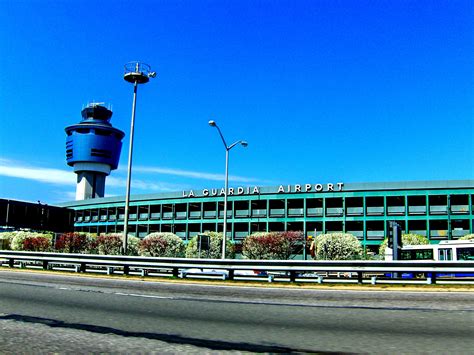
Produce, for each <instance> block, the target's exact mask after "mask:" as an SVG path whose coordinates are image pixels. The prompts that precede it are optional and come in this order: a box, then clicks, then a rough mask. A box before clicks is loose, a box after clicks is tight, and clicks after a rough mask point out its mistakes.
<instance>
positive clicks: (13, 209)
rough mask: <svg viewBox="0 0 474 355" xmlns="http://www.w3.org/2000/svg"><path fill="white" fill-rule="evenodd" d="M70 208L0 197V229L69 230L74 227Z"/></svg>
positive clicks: (59, 231) (58, 231)
mask: <svg viewBox="0 0 474 355" xmlns="http://www.w3.org/2000/svg"><path fill="white" fill-rule="evenodd" d="M74 215H75V212H74V210H72V209H69V208H64V207H58V206H50V205H47V204H44V203H41V202H40V201H38V203H33V202H26V201H17V200H9V199H0V230H7V231H8V230H17V229H22V228H26V229H32V230H37V231H51V232H57V233H62V232H70V231H71V230H72V229H73V228H74V217H75V216H74Z"/></svg>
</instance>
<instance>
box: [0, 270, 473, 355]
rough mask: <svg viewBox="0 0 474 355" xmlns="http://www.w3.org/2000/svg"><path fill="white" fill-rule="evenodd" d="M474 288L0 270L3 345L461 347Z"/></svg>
mask: <svg viewBox="0 0 474 355" xmlns="http://www.w3.org/2000/svg"><path fill="white" fill-rule="evenodd" d="M473 334H474V292H393V291H390V292H385V291H340V290H329V289H316V290H313V289H311V290H308V289H291V288H265V287H233V286H232V287H228V286H217V285H207V286H206V285H195V284H183V283H160V282H144V281H131V280H124V279H117V278H113V279H100V278H89V277H77V276H61V275H57V274H40V273H31V272H18V271H16V272H11V271H7V270H0V352H1V353H5V354H8V353H11V354H13V353H15V354H17V353H32V352H33V353H38V352H55V353H78V352H79V353H89V352H109V353H153V352H155V353H178V352H189V353H192V352H195V353H202V352H207V353H209V352H217V353H221V352H224V351H235V352H266V353H274V352H285V353H290V352H320V353H326V352H342V353H397V354H399V353H414V352H417V353H419V352H423V353H457V354H462V353H466V354H468V353H469V354H470V353H472V349H474V337H473Z"/></svg>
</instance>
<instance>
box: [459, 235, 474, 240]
mask: <svg viewBox="0 0 474 355" xmlns="http://www.w3.org/2000/svg"><path fill="white" fill-rule="evenodd" d="M471 239H474V234H466V235H465V236H463V237H461V238H459V240H471Z"/></svg>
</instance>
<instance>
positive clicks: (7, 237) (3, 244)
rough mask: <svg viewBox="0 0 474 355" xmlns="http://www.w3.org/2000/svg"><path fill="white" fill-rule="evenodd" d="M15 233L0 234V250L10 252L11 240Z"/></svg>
mask: <svg viewBox="0 0 474 355" xmlns="http://www.w3.org/2000/svg"><path fill="white" fill-rule="evenodd" d="M15 233H16V232H3V233H0V249H2V250H11V243H12V239H13V237H14V236H15Z"/></svg>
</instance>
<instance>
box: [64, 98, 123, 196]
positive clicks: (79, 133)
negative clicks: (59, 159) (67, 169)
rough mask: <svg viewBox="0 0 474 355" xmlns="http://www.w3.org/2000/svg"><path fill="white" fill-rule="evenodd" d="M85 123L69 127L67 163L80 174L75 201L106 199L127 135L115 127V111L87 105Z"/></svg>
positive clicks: (100, 105)
mask: <svg viewBox="0 0 474 355" xmlns="http://www.w3.org/2000/svg"><path fill="white" fill-rule="evenodd" d="M81 114H82V121H81V122H80V123H78V124H75V125H72V126H68V127H66V129H65V130H66V134H67V138H66V160H67V164H68V165H69V166H72V167H74V172H75V173H76V174H77V188H76V200H85V199H90V198H97V197H104V192H105V178H106V176H107V175H109V174H110V172H111V171H112V170H115V169H117V166H118V162H119V158H120V151H121V149H122V139H123V137H124V136H125V133H124V132H122V131H121V130H119V129H117V128H114V127H112V125H111V124H110V118H111V117H112V111H111V110H109V109H108V108H106V107H104V106H102V103H92V104H88V105H87V107H85V108H84V109H83V110H82V112H81Z"/></svg>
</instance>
